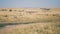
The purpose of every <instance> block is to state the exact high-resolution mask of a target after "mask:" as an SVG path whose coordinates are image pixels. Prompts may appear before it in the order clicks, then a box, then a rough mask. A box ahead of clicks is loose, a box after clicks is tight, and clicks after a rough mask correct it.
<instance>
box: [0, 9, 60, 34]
mask: <svg viewBox="0 0 60 34" xmlns="http://www.w3.org/2000/svg"><path fill="white" fill-rule="evenodd" d="M0 34H60V8H0Z"/></svg>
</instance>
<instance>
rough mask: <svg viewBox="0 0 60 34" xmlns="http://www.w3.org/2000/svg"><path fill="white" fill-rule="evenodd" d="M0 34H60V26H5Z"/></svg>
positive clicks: (44, 24) (40, 24) (46, 24)
mask: <svg viewBox="0 0 60 34" xmlns="http://www.w3.org/2000/svg"><path fill="white" fill-rule="evenodd" d="M0 34H60V24H59V25H58V24H55V23H35V24H21V25H12V26H5V27H4V28H2V29H0Z"/></svg>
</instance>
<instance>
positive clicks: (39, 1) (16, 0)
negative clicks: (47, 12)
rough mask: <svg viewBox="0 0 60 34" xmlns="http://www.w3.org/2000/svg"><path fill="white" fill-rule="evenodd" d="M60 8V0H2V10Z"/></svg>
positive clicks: (0, 5) (0, 1)
mask: <svg viewBox="0 0 60 34" xmlns="http://www.w3.org/2000/svg"><path fill="white" fill-rule="evenodd" d="M25 7H28V8H29V7H39V8H40V7H60V0H0V8H25Z"/></svg>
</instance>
